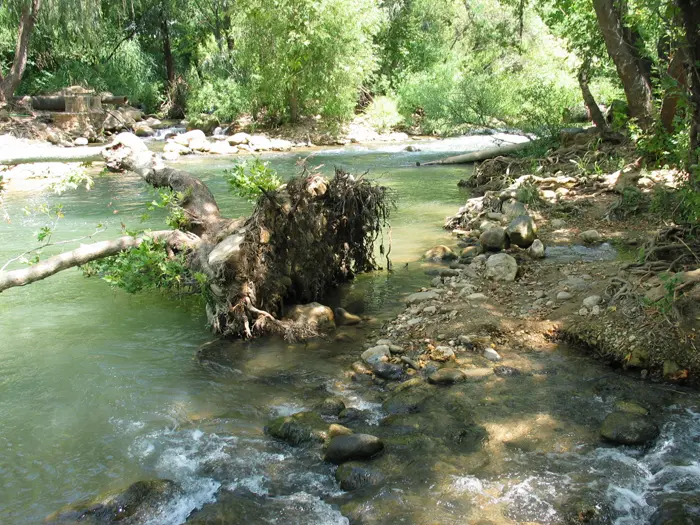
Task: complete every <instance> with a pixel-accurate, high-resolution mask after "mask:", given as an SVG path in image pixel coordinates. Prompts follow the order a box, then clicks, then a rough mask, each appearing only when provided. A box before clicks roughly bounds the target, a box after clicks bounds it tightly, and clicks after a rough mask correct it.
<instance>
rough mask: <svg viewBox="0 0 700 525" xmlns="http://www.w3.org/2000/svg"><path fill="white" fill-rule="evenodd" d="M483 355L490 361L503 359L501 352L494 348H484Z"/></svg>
mask: <svg viewBox="0 0 700 525" xmlns="http://www.w3.org/2000/svg"><path fill="white" fill-rule="evenodd" d="M483 355H484V357H485V358H486V359H488V360H489V361H500V360H501V356H500V354H499V353H498V352H496V351H495V350H494V349H493V348H486V349H485V350H484V354H483Z"/></svg>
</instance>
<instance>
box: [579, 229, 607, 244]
mask: <svg viewBox="0 0 700 525" xmlns="http://www.w3.org/2000/svg"><path fill="white" fill-rule="evenodd" d="M602 239H603V237H602V236H601V235H600V233H598V232H597V231H596V230H587V231H585V232H581V240H582V241H583V242H585V243H587V244H594V243H598V242H600V241H601V240H602Z"/></svg>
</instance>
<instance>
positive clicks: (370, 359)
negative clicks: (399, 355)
mask: <svg viewBox="0 0 700 525" xmlns="http://www.w3.org/2000/svg"><path fill="white" fill-rule="evenodd" d="M389 357H391V351H390V350H389V347H388V346H387V345H378V346H373V347H372V348H368V349H367V350H365V351H364V352H362V360H363V361H364V362H365V363H367V364H368V365H374V364H376V363H379V362H381V361H387V360H388V359H389Z"/></svg>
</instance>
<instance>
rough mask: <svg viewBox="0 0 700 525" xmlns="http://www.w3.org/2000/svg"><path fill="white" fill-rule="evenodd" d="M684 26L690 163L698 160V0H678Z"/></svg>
mask: <svg viewBox="0 0 700 525" xmlns="http://www.w3.org/2000/svg"><path fill="white" fill-rule="evenodd" d="M678 6H679V7H680V9H681V13H682V16H683V24H684V26H685V33H686V40H687V48H686V54H687V59H688V81H689V82H688V84H689V87H690V94H691V101H692V103H693V121H692V124H691V126H692V127H691V130H690V165H691V166H693V165H696V168H695V169H696V170H697V169H698V168H697V164H698V162H699V158H698V155H699V154H698V148H700V69H699V68H700V0H678ZM697 179H700V175H698V174H696V186H695V187H696V188H697V189H700V181H699V180H697Z"/></svg>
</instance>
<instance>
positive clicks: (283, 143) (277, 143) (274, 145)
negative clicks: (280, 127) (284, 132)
mask: <svg viewBox="0 0 700 525" xmlns="http://www.w3.org/2000/svg"><path fill="white" fill-rule="evenodd" d="M269 147H270V149H271V150H272V151H291V149H292V143H291V142H290V141H288V140H284V139H270V146H269Z"/></svg>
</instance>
